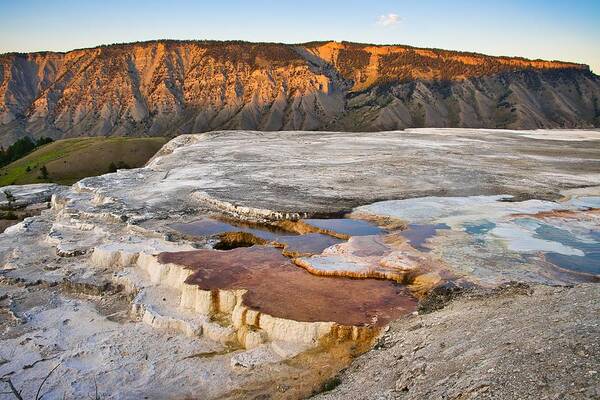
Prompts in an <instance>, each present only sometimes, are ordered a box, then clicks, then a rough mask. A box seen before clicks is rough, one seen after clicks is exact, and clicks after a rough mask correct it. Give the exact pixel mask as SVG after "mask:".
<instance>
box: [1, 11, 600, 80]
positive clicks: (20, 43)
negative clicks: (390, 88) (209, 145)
mask: <svg viewBox="0 0 600 400" xmlns="http://www.w3.org/2000/svg"><path fill="white" fill-rule="evenodd" d="M160 38H169V39H241V40H248V41H270V42H271V41H272V42H288V43H298V42H306V41H312V40H330V39H333V40H348V41H354V42H368V43H400V44H409V45H413V46H423V47H438V48H445V49H455V50H469V51H476V52H481V53H487V54H493V55H509V56H513V55H514V56H523V57H529V58H545V59H559V60H565V61H576V62H582V63H586V64H589V65H591V67H592V69H593V70H594V71H595V72H596V73H598V74H600V0H570V1H569V0H564V1H553V0H545V1H543V0H501V1H487V0H479V1H475V0H454V1H448V0H445V1H442V0H382V1H376V0H371V1H364V0H362V1H355V0H340V1H338V0H320V1H313V0H294V1H288V0H272V1H267V0H254V1H250V0H247V1H241V0H237V1H227V0H220V1H219V0H214V1H192V0H171V1H153V0H146V1H133V0H118V1H115V0H103V1H86V0H78V1H75V0H45V1H42V0H0V53H2V52H8V51H23V52H25V51H38V50H57V51H65V50H70V49H73V48H81V47H91V46H95V45H98V44H107V43H120V42H130V41H137V40H150V39H160Z"/></svg>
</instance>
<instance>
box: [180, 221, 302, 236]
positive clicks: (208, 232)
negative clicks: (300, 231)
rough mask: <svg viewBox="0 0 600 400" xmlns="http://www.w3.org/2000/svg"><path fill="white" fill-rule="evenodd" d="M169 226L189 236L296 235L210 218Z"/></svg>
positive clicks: (274, 229) (280, 230)
mask: <svg viewBox="0 0 600 400" xmlns="http://www.w3.org/2000/svg"><path fill="white" fill-rule="evenodd" d="M171 228H173V229H175V230H176V231H178V232H181V233H183V234H185V235H190V236H213V235H218V234H220V233H227V232H247V233H251V234H253V235H254V236H257V237H259V238H261V239H265V240H275V238H277V237H278V236H281V235H282V234H284V235H287V236H291V235H297V234H296V233H293V232H288V231H284V230H282V229H276V228H273V229H270V228H266V227H265V228H264V229H259V228H255V227H249V226H243V225H232V224H229V223H227V222H223V221H219V220H216V219H212V218H202V219H199V220H197V221H193V222H190V223H187V224H173V225H171Z"/></svg>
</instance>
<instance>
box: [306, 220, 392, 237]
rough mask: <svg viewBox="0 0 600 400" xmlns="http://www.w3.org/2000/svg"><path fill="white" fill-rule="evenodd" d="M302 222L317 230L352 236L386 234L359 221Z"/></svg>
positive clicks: (378, 228) (372, 225) (371, 225)
mask: <svg viewBox="0 0 600 400" xmlns="http://www.w3.org/2000/svg"><path fill="white" fill-rule="evenodd" d="M302 221H303V222H306V223H307V224H309V225H312V226H315V227H317V228H321V229H326V230H330V231H334V232H337V233H342V234H345V235H350V236H369V235H381V234H383V233H385V231H384V230H383V229H381V228H380V227H378V226H377V225H375V224H372V223H370V222H367V221H363V220H358V219H348V218H333V219H304V220H302Z"/></svg>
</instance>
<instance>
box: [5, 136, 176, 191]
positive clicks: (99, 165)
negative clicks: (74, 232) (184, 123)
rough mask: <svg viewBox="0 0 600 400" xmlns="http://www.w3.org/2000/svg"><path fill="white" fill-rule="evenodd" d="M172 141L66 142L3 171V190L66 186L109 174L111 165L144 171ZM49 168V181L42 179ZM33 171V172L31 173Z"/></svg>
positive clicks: (100, 139)
mask: <svg viewBox="0 0 600 400" xmlns="http://www.w3.org/2000/svg"><path fill="white" fill-rule="evenodd" d="M168 140H169V139H168V138H163V137H150V138H125V137H90V138H75V139H63V140H57V141H56V142H53V143H49V144H46V145H44V146H42V147H40V148H38V149H36V150H35V151H33V152H32V153H30V154H28V155H27V156H25V157H23V158H21V159H19V160H16V161H14V162H13V163H11V164H9V165H7V166H5V167H3V168H0V186H6V185H11V184H16V185H22V184H27V183H42V182H55V183H61V184H65V185H69V184H72V183H74V182H77V181H78V180H80V179H82V178H85V177H88V176H95V175H102V174H105V173H107V172H108V169H109V165H110V163H111V162H113V163H115V164H118V163H119V162H124V163H125V164H127V165H128V166H130V167H132V168H134V167H140V166H142V165H144V164H145V163H146V161H148V160H149V159H150V157H152V156H153V155H154V154H155V153H156V152H157V151H158V150H159V149H160V148H161V147H162V145H163V144H165V143H166V142H167V141H168ZM44 165H45V166H46V169H47V170H48V175H49V176H48V179H41V178H40V176H41V174H40V168H41V167H42V166H44ZM27 167H29V169H30V171H27Z"/></svg>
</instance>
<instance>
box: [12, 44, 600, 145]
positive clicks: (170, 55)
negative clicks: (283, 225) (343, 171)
mask: <svg viewBox="0 0 600 400" xmlns="http://www.w3.org/2000/svg"><path fill="white" fill-rule="evenodd" d="M598 126H600V78H599V77H598V76H597V75H594V74H593V73H592V72H590V70H589V68H588V67H587V66H586V65H581V64H574V63H567V62H559V61H543V60H526V59H523V58H514V57H492V56H486V55H482V54H476V53H465V52H456V51H446V50H438V49H420V48H413V47H409V46H400V45H390V46H384V45H378V46H375V45H367V44H357V43H347V42H342V43H339V42H313V43H305V44H298V45H287V44H276V43H247V42H213V41H166V40H162V41H151V42H143V43H131V44H119V45H110V46H101V47H97V48H90V49H82V50H73V51H70V52H67V53H53V52H41V53H29V54H4V55H0V143H2V144H5V145H6V144H10V143H12V142H14V141H15V140H16V139H17V138H19V137H22V136H23V135H26V134H28V135H31V136H33V137H40V136H49V137H52V138H55V139H56V138H67V137H78V136H82V135H85V136H104V135H109V134H110V135H140V136H148V135H152V136H174V135H177V134H181V133H190V132H202V131H209V130H215V129H255V130H281V129H285V130H349V131H361V130H366V131H372V130H388V129H403V128H406V127H485V128H522V129H530V128H575V127H576V128H590V127H598Z"/></svg>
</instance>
